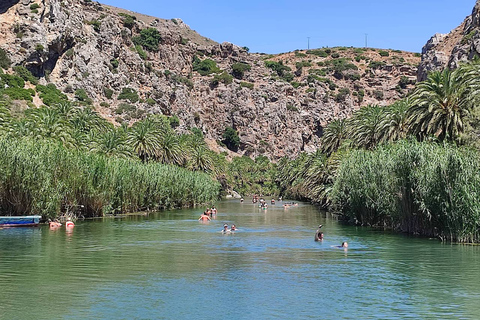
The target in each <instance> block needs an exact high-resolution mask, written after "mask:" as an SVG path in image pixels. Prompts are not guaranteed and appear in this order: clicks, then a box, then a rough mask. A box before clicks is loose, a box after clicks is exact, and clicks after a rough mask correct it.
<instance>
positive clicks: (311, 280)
mask: <svg viewBox="0 0 480 320" xmlns="http://www.w3.org/2000/svg"><path fill="white" fill-rule="evenodd" d="M217 207H218V210H219V214H218V217H217V219H216V220H213V221H211V222H209V223H206V224H203V223H200V222H199V221H197V218H198V216H199V215H200V212H201V211H202V209H187V210H177V211H166V212H161V213H157V214H153V215H150V216H129V217H123V218H105V219H97V220H90V221H84V222H81V221H78V222H77V225H76V227H75V228H74V230H73V231H72V232H71V233H67V232H66V231H65V229H64V228H60V229H58V230H50V229H49V228H48V227H46V226H42V227H39V228H14V229H13V228H12V229H0V288H1V290H0V301H2V303H1V304H0V319H192V318H195V319H215V318H217V319H218V318H224V317H225V318H230V319H319V318H320V319H367V318H368V319H475V318H478V315H479V314H480V304H478V301H480V291H479V290H478V287H479V284H480V282H479V280H478V275H479V274H480V247H479V246H465V245H451V244H444V243H441V242H439V241H438V240H430V239H425V238H414V237H407V236H403V235H398V234H392V233H387V232H383V231H372V230H371V229H366V228H356V227H352V226H343V225H341V224H339V223H338V222H337V221H335V220H333V219H330V218H325V215H324V214H322V213H320V212H318V211H317V209H316V208H315V207H313V206H310V205H307V204H301V205H300V206H298V207H292V208H288V209H283V207H281V205H280V204H277V205H276V206H271V207H270V208H268V210H266V211H265V210H260V209H259V208H258V207H257V206H254V205H253V204H251V203H249V202H248V201H246V202H245V203H243V204H240V203H239V202H238V201H234V200H232V201H222V202H220V203H218V206H217ZM223 223H228V224H232V223H235V224H236V225H237V226H238V228H239V229H240V230H239V231H237V232H236V233H235V234H227V235H223V234H221V233H220V232H219V231H220V230H221V229H222V225H223ZM320 223H322V224H324V225H325V226H324V233H325V240H324V241H323V242H315V241H314V240H313V236H314V233H315V230H316V227H317V226H318V224H320ZM342 241H348V242H349V244H350V246H349V248H348V251H344V250H343V249H340V248H336V247H334V246H336V245H339V244H340V243H341V242H342Z"/></svg>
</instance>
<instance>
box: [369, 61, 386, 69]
mask: <svg viewBox="0 0 480 320" xmlns="http://www.w3.org/2000/svg"><path fill="white" fill-rule="evenodd" d="M386 65H387V63H386V62H384V61H372V62H370V64H369V65H368V67H369V68H370V69H381V68H383V67H384V66H386Z"/></svg>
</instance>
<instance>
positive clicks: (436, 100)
mask: <svg viewBox="0 0 480 320" xmlns="http://www.w3.org/2000/svg"><path fill="white" fill-rule="evenodd" d="M475 68H476V67H475V66H468V67H461V68H459V69H457V70H454V71H451V70H448V69H445V70H443V71H434V72H432V73H430V74H429V76H428V78H427V80H425V81H424V82H421V83H420V84H418V86H417V88H416V89H415V91H414V92H413V94H412V107H411V108H410V111H409V123H410V130H411V131H412V132H413V133H414V134H416V135H417V136H418V137H419V138H420V139H424V138H425V137H427V136H429V135H433V136H435V137H436V138H438V139H439V140H440V141H443V140H444V139H447V140H456V139H457V137H458V136H459V134H460V133H462V132H463V129H464V120H465V117H466V116H467V115H468V114H469V111H470V110H471V108H472V107H473V105H474V102H475V99H476V96H478V93H479V88H478V80H477V79H476V77H474V76H472V73H473V72H472V70H475ZM477 68H478V67H477Z"/></svg>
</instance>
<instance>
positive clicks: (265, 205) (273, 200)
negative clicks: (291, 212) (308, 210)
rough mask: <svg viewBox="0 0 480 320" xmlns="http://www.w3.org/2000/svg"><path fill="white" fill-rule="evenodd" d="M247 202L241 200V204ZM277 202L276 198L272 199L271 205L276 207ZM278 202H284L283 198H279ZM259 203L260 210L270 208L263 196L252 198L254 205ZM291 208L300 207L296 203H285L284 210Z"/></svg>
mask: <svg viewBox="0 0 480 320" xmlns="http://www.w3.org/2000/svg"><path fill="white" fill-rule="evenodd" d="M244 201H245V199H243V198H240V202H241V203H243V202H244ZM276 201H277V200H275V198H272V199H271V200H270V204H272V205H274V204H275V203H276ZM278 201H279V202H282V201H283V198H282V197H278ZM257 202H259V203H260V204H259V205H258V207H259V208H261V209H267V208H268V204H267V201H265V199H263V198H262V197H261V196H258V195H256V194H254V195H253V197H252V203H257ZM291 206H298V203H296V202H285V203H284V204H283V207H284V208H288V207H291Z"/></svg>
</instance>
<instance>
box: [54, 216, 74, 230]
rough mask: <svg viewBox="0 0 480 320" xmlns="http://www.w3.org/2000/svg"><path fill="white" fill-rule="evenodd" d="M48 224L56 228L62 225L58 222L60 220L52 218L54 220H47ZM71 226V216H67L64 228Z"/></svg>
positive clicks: (72, 224) (72, 225)
mask: <svg viewBox="0 0 480 320" xmlns="http://www.w3.org/2000/svg"><path fill="white" fill-rule="evenodd" d="M48 225H49V227H50V229H57V228H60V227H61V226H62V223H61V222H60V220H58V219H54V220H49V221H48ZM73 227H75V223H73V221H72V219H71V218H67V221H65V228H67V229H71V228H73Z"/></svg>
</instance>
